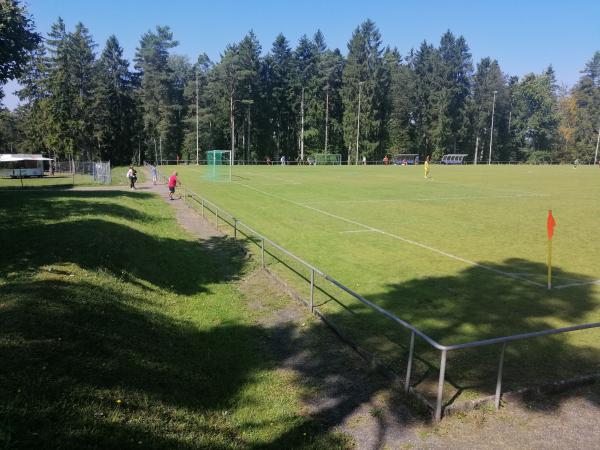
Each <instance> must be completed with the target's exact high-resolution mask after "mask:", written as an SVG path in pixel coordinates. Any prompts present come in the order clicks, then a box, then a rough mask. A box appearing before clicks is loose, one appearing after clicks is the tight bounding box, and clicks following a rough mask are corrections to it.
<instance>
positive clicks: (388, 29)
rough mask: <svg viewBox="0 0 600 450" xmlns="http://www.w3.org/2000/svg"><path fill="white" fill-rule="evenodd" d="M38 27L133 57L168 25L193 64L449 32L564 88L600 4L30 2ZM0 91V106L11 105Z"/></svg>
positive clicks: (401, 41)
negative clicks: (115, 42)
mask: <svg viewBox="0 0 600 450" xmlns="http://www.w3.org/2000/svg"><path fill="white" fill-rule="evenodd" d="M26 4H27V5H28V9H29V12H30V13H31V14H32V15H33V18H34V20H35V22H36V25H37V28H38V30H39V31H40V32H42V33H44V34H46V33H47V32H48V31H49V29H50V26H51V24H52V23H53V22H55V21H56V19H57V17H58V16H61V17H62V18H63V19H64V20H65V22H66V24H67V27H68V28H69V29H73V27H74V25H75V24H76V23H77V22H78V21H81V22H83V23H84V24H85V25H86V26H87V27H88V28H89V29H90V32H91V33H92V35H93V37H94V40H95V41H96V43H97V44H98V48H97V51H98V52H99V51H101V48H102V46H103V45H104V42H105V41H106V38H107V37H108V36H109V35H111V34H115V35H116V36H117V38H118V39H119V41H120V43H121V45H122V46H123V47H124V49H125V55H126V57H127V58H128V59H129V60H131V59H132V58H133V55H134V53H135V48H136V46H137V44H138V42H139V38H140V36H141V35H142V34H143V33H144V32H146V31H148V30H149V29H152V28H154V27H155V26H156V25H158V24H160V25H169V26H170V27H171V29H172V31H173V33H174V36H175V38H176V39H177V40H178V41H179V43H180V45H179V46H178V47H176V48H175V49H174V51H175V52H176V53H179V54H184V55H187V56H189V57H190V59H191V60H193V59H195V57H196V56H197V55H198V54H199V53H202V52H206V53H207V54H208V56H209V57H210V58H211V59H213V60H218V59H219V55H220V53H221V52H222V50H223V49H224V47H225V45H227V44H228V43H231V42H237V41H239V40H240V39H241V38H242V37H243V36H244V34H245V33H246V32H248V31H249V30H251V29H252V30H254V32H255V33H256V35H257V36H258V38H259V40H260V43H261V44H262V46H263V52H266V51H268V49H269V48H270V46H271V43H272V42H273V40H274V39H275V36H276V35H277V34H278V33H280V32H282V33H283V34H284V35H285V36H286V37H287V38H288V40H289V41H290V43H291V44H292V45H295V44H296V42H297V40H298V38H299V37H300V36H301V35H302V34H304V33H306V34H308V35H312V34H313V33H314V32H315V31H316V30H317V29H320V30H321V31H322V32H323V33H324V35H325V38H326V40H327V43H328V45H329V46H330V47H333V48H335V47H337V48H340V49H341V50H342V52H344V53H345V52H346V43H347V42H348V39H349V38H350V35H351V33H352V30H353V29H354V28H355V27H356V26H357V25H358V24H360V23H361V22H362V21H363V20H365V19H367V18H370V19H372V20H374V21H375V23H376V24H377V26H378V27H379V30H380V31H381V34H382V37H383V42H384V44H385V45H390V46H395V47H398V49H399V50H400V52H401V54H406V53H408V51H409V50H410V49H411V48H413V47H416V46H418V45H419V44H420V43H421V42H422V41H423V40H424V39H426V40H427V41H429V42H433V43H435V44H437V43H438V42H439V38H440V36H441V35H442V33H444V32H445V31H446V30H447V29H450V30H452V32H454V33H455V34H457V35H463V36H464V37H465V38H466V40H467V43H468V44H469V47H470V48H471V52H472V54H473V58H474V61H475V62H477V61H478V60H479V59H481V58H482V57H484V56H491V57H493V58H496V59H497V60H498V61H499V63H500V66H501V68H502V70H503V71H504V72H506V73H508V74H511V75H518V76H521V75H523V74H525V73H528V72H541V71H542V70H544V69H545V68H546V67H547V66H548V65H549V64H552V65H553V66H554V69H555V71H556V74H557V78H558V81H559V82H560V83H564V84H566V85H568V86H571V85H573V84H574V83H575V82H576V81H577V79H578V78H579V76H580V74H579V72H580V70H581V69H582V68H583V67H584V65H585V63H586V62H587V61H588V60H590V59H591V57H592V55H593V53H594V52H595V51H597V50H600V25H599V22H598V20H600V1H593V0H589V1H581V0H570V1H564V0H563V1H555V0H548V1H537V0H532V1H527V0H521V1H514V0H505V1H496V2H486V1H466V0H454V1H446V2H444V1H438V0H430V1H423V2H419V1H415V0H411V1H405V0H397V1H387V0H386V1H375V0H363V1H354V0H346V1H339V0H320V1H315V0H303V1H300V0H296V1H293V2H290V1H284V0H280V1H267V0H263V1H232V0H229V1H227V0H220V1H219V0H213V1H202V0H196V1H184V0H167V1H165V0H162V1H155V0H146V1H141V0H139V1H134V0H120V1H117V0H103V1H100V0H90V1H86V0H27V1H26ZM15 86H16V85H15V83H10V84H9V85H8V86H6V88H5V92H6V94H7V96H6V98H5V100H4V103H5V104H6V105H7V106H8V107H11V108H12V107H14V106H15V105H16V99H15V98H14V97H13V96H12V95H11V94H10V92H11V91H14V89H15Z"/></svg>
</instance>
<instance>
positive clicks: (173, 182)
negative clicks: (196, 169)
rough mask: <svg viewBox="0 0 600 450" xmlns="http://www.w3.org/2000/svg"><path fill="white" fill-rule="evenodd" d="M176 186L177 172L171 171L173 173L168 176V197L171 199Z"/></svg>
mask: <svg viewBox="0 0 600 450" xmlns="http://www.w3.org/2000/svg"><path fill="white" fill-rule="evenodd" d="M176 186H177V172H173V175H171V176H170V177H169V198H170V199H171V200H173V194H174V193H175V187H176Z"/></svg>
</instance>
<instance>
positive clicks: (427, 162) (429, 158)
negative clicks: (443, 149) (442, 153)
mask: <svg viewBox="0 0 600 450" xmlns="http://www.w3.org/2000/svg"><path fill="white" fill-rule="evenodd" d="M430 160H431V156H429V155H427V157H426V158H425V164H424V166H423V167H424V168H425V179H427V178H431V176H430V175H429V161H430Z"/></svg>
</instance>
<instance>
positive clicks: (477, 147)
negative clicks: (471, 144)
mask: <svg viewBox="0 0 600 450" xmlns="http://www.w3.org/2000/svg"><path fill="white" fill-rule="evenodd" d="M478 150H479V133H477V139H475V159H474V160H473V164H474V165H477V151H478Z"/></svg>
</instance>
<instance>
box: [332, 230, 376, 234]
mask: <svg viewBox="0 0 600 450" xmlns="http://www.w3.org/2000/svg"><path fill="white" fill-rule="evenodd" d="M373 231H374V230H349V231H340V233H371V232H373Z"/></svg>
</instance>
